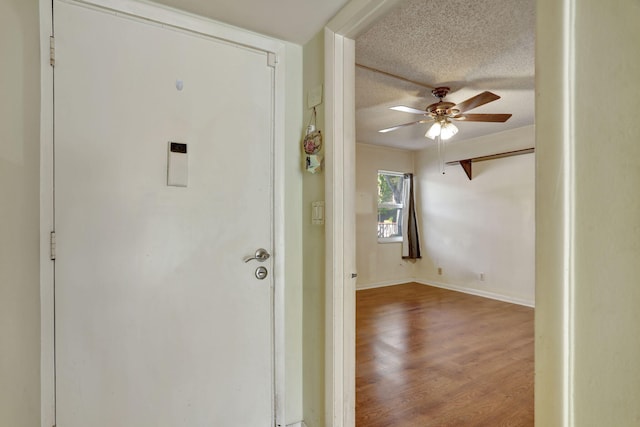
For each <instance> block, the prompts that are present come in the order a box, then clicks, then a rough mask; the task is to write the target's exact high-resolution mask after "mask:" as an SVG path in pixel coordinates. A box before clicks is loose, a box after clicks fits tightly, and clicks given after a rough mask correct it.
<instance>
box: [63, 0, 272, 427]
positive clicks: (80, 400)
mask: <svg viewBox="0 0 640 427" xmlns="http://www.w3.org/2000/svg"><path fill="white" fill-rule="evenodd" d="M54 16H55V38H56V67H55V226H56V236H57V258H56V261H55V365H56V421H57V423H56V425H57V426H58V427H102V426H104V427H162V426H166V427H179V426H185V427H187V426H188V427H197V426H203V427H204V426H216V427H217V426H237V427H259V426H265V427H266V426H272V425H273V424H274V373H273V372H274V358H273V354H274V353H273V345H274V344H273V313H272V310H273V303H272V300H273V298H272V295H273V286H274V284H273V281H272V277H273V274H272V273H273V272H272V271H271V270H272V268H271V267H272V265H273V258H270V259H268V260H266V261H265V262H262V263H259V262H257V261H250V262H247V263H245V262H244V259H245V258H246V257H247V256H249V255H252V254H254V253H255V251H256V249H258V248H260V247H262V248H265V249H266V250H268V251H269V252H272V248H273V227H272V223H273V217H272V212H273V206H272V205H273V197H272V192H273V183H272V177H273V174H272V170H271V169H272V152H273V125H272V123H273V105H274V101H273V97H274V95H273V84H274V70H273V68H271V67H270V66H269V65H268V55H267V53H265V52H263V51H258V50H255V49H251V48H247V47H243V46H239V45H235V44H233V43H230V42H223V41H219V40H215V39H212V38H209V37H206V36H203V35H200V34H195V33H189V32H187V31H183V30H178V29H175V28H171V27H167V26H162V25H159V24H157V23H153V22H150V21H145V20H141V19H136V18H134V17H130V16H126V15H122V14H116V13H114V12H109V11H106V10H102V9H98V8H89V7H85V6H81V5H78V4H75V3H72V2H68V1H59V0H56V2H55V4H54ZM171 141H173V142H178V143H182V144H186V148H187V154H185V156H187V158H188V184H187V186H186V187H178V186H169V185H167V167H168V166H167V157H168V146H169V142H171ZM259 266H263V267H266V268H267V270H268V272H269V274H268V276H267V278H266V279H264V280H259V279H258V278H256V276H255V275H254V272H255V270H256V268H257V267H259Z"/></svg>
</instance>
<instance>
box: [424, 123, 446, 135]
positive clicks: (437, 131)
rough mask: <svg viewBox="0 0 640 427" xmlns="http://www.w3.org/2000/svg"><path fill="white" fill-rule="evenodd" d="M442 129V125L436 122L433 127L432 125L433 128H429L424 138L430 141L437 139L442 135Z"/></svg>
mask: <svg viewBox="0 0 640 427" xmlns="http://www.w3.org/2000/svg"><path fill="white" fill-rule="evenodd" d="M441 129H442V126H441V125H440V123H439V122H435V123H434V124H433V125H431V127H430V128H429V130H428V131H427V133H425V134H424V136H426V137H427V138H429V139H436V137H437V136H438V135H440V131H441Z"/></svg>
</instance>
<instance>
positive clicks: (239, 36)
mask: <svg viewBox="0 0 640 427" xmlns="http://www.w3.org/2000/svg"><path fill="white" fill-rule="evenodd" d="M39 1H40V3H39V7H40V46H41V49H40V50H41V55H40V63H41V98H40V101H41V115H40V116H41V117H40V327H41V332H40V336H41V350H40V369H41V371H40V376H41V381H40V382H41V394H40V397H41V402H40V406H41V408H40V409H41V427H51V426H52V425H55V341H54V339H55V332H54V331H55V329H54V326H55V325H54V321H55V316H54V310H55V306H54V286H55V283H54V268H55V265H54V262H52V261H51V260H50V256H49V241H50V240H49V239H50V232H51V231H52V230H53V227H54V219H55V213H54V209H53V208H54V188H53V185H54V180H53V171H54V156H53V149H54V141H53V135H54V134H53V123H54V111H53V102H54V92H53V76H54V71H55V69H54V68H53V67H51V66H50V63H49V48H50V40H49V37H50V36H51V34H52V31H53V28H52V21H53V10H52V2H51V0H39ZM62 1H67V2H70V3H81V4H85V5H87V6H89V7H99V8H104V9H109V10H113V11H116V12H118V13H122V14H127V15H130V16H132V17H134V18H136V19H143V20H147V21H153V22H157V23H159V24H162V25H169V26H172V27H174V28H177V29H182V30H186V31H190V32H196V33H199V34H202V35H205V36H209V37H213V38H217V39H221V40H225V41H228V42H230V43H233V44H236V45H242V46H246V47H248V48H251V49H256V50H261V51H264V52H268V53H273V54H275V56H276V58H277V59H276V61H277V65H276V67H275V88H274V119H273V138H274V147H273V149H274V153H273V174H274V176H273V179H274V200H273V203H274V205H273V210H274V213H273V214H274V225H273V227H274V230H273V233H274V241H273V245H274V254H275V255H276V256H275V257H274V265H273V277H274V292H273V316H274V325H273V326H274V364H275V366H274V383H275V384H274V399H275V401H274V402H273V404H274V412H275V425H276V426H277V427H281V426H284V425H285V378H284V368H285V336H284V335H285V317H284V316H285V312H284V304H285V293H284V290H285V274H284V272H285V259H284V253H285V250H284V249H285V243H284V231H285V224H284V213H285V203H284V202H285V199H284V196H285V191H284V189H285V176H284V159H285V144H284V137H285V91H284V87H285V69H286V58H285V44H284V43H283V42H282V41H280V40H276V39H271V38H268V37H265V36H261V35H258V34H255V33H250V32H248V31H245V30H243V29H241V28H237V27H232V26H229V25H226V24H222V23H219V22H216V21H212V20H209V19H206V18H202V17H199V16H196V15H192V14H188V13H186V12H181V11H178V10H176V9H172V8H169V7H165V6H161V5H156V4H152V3H147V2H144V1H142V0H141V1H137V0H78V1H75V0H62ZM278 254H279V255H280V256H277V255H278Z"/></svg>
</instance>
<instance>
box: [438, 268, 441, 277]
mask: <svg viewBox="0 0 640 427" xmlns="http://www.w3.org/2000/svg"><path fill="white" fill-rule="evenodd" d="M438 276H442V267H438Z"/></svg>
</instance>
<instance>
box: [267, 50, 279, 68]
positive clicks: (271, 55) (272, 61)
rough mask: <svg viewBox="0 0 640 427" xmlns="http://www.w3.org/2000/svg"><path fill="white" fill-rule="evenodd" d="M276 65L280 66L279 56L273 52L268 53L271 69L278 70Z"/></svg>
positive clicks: (268, 63) (268, 62)
mask: <svg viewBox="0 0 640 427" xmlns="http://www.w3.org/2000/svg"><path fill="white" fill-rule="evenodd" d="M276 64H278V55H276V54H275V53H273V52H268V53H267V65H268V66H269V67H271V68H276Z"/></svg>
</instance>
